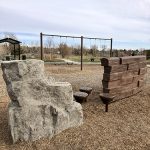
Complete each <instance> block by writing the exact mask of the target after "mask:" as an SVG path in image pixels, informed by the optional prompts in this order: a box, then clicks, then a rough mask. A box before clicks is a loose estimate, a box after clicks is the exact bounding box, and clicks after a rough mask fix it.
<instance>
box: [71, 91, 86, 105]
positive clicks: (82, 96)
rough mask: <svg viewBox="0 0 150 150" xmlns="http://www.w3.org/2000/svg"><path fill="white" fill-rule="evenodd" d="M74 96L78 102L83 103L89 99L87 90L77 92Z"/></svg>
mask: <svg viewBox="0 0 150 150" xmlns="http://www.w3.org/2000/svg"><path fill="white" fill-rule="evenodd" d="M73 96H74V98H75V100H76V101H77V102H79V103H83V102H86V101H87V97H88V94H87V93H85V92H75V93H74V94H73Z"/></svg>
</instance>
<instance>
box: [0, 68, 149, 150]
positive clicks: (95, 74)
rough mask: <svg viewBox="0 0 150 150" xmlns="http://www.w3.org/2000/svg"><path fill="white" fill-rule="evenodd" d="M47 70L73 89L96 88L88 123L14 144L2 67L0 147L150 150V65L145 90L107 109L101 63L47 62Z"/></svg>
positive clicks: (0, 149) (18, 149) (86, 105)
mask: <svg viewBox="0 0 150 150" xmlns="http://www.w3.org/2000/svg"><path fill="white" fill-rule="evenodd" d="M45 70H46V74H47V75H48V76H53V77H54V78H55V80H56V81H68V82H70V83H71V84H72V87H73V91H78V90H79V87H80V86H83V85H84V86H90V87H92V88H93V92H92V94H91V95H90V96H89V98H88V102H87V103H84V104H82V106H83V112H84V123H83V125H82V126H80V127H77V128H70V129H67V130H65V131H63V132H62V133H60V134H59V135H56V136H55V137H53V138H52V139H51V140H49V139H41V140H39V141H36V142H21V143H18V144H14V145H13V144H12V140H11V137H10V132H9V128H8V123H7V105H8V101H9V98H8V95H7V92H6V87H5V83H4V81H3V78H2V71H1V70H0V98H1V102H0V129H1V130H0V150H131V149H132V150H150V90H149V89H150V69H148V75H147V77H146V80H147V82H146V83H147V84H146V86H145V88H144V89H143V92H141V93H139V94H137V95H135V96H132V97H130V98H126V99H124V100H122V101H118V102H116V103H113V104H110V106H109V112H108V113H105V112H104V105H103V104H102V102H101V100H100V98H99V93H100V92H101V91H102V84H101V80H102V73H103V68H102V67H101V66H100V65H84V66H83V71H82V72H81V71H80V65H45Z"/></svg>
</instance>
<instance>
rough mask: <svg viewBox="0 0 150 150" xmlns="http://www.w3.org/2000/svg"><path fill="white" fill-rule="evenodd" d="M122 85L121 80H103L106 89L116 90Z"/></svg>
mask: <svg viewBox="0 0 150 150" xmlns="http://www.w3.org/2000/svg"><path fill="white" fill-rule="evenodd" d="M120 84H121V81H120V80H115V81H104V80H102V85H103V87H104V88H114V87H118V86H119V85H120Z"/></svg>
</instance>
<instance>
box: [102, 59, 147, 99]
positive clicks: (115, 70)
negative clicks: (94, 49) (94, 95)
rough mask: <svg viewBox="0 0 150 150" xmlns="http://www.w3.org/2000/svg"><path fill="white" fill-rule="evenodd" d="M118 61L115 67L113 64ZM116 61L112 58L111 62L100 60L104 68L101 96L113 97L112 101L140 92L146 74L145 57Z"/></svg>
mask: <svg viewBox="0 0 150 150" xmlns="http://www.w3.org/2000/svg"><path fill="white" fill-rule="evenodd" d="M118 59H119V60H120V64H118V65H117V64H115V62H116V60H118ZM118 59H116V58H114V59H113V58H112V59H111V60H112V61H111V62H110V58H108V60H107V59H106V58H104V59H102V66H104V74H103V80H102V85H103V93H104V94H103V95H105V94H106V95H107V97H108V95H109V96H110V97H113V96H114V100H118V99H123V98H125V97H129V96H131V95H133V94H136V93H138V92H140V91H141V90H142V87H143V86H144V83H145V82H144V79H145V77H144V76H145V74H146V72H147V68H146V62H145V60H146V56H129V57H120V58H118ZM113 61H114V63H113ZM111 100H112V98H111Z"/></svg>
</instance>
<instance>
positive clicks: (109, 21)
mask: <svg viewBox="0 0 150 150" xmlns="http://www.w3.org/2000/svg"><path fill="white" fill-rule="evenodd" d="M149 10H150V0H105V1H103V0H93V1H87V0H76V1H70V0H55V1H53V0H43V1H37V0H13V1H12V0H1V2H0V14H1V15H0V20H1V22H0V32H4V31H8V32H24V33H25V32H27V33H29V32H30V33H36V34H39V33H40V32H41V31H42V32H45V33H50V34H65V35H66V34H69V35H72V34H73V35H85V36H92V37H94V36H96V37H105V38H107V37H108V38H110V37H112V38H113V39H114V40H116V41H121V42H123V41H124V42H127V43H128V42H130V43H133V46H132V47H134V46H135V47H136V46H137V45H138V46H140V45H139V43H140V42H141V45H142V47H143V43H145V47H150V46H148V44H149V43H148V42H150V28H149V26H150V13H149ZM136 42H138V44H137V45H136V44H135V43H136ZM116 43H117V42H116ZM130 46H131V45H130ZM116 47H117V45H116ZM139 48H140V47H139Z"/></svg>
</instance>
